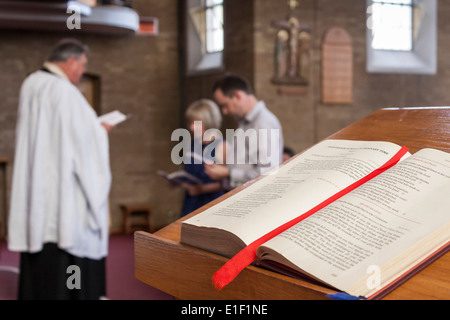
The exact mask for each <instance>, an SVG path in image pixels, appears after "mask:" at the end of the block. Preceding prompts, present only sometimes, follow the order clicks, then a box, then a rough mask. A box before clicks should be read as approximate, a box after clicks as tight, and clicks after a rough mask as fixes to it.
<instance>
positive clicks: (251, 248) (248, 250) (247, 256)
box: [212, 147, 409, 291]
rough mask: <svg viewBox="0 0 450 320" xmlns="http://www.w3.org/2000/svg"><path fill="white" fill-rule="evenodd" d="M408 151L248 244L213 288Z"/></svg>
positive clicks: (215, 277) (220, 286) (226, 266)
mask: <svg viewBox="0 0 450 320" xmlns="http://www.w3.org/2000/svg"><path fill="white" fill-rule="evenodd" d="M408 151H409V149H408V148H406V147H402V148H401V149H400V151H399V152H397V154H396V155H394V156H393V157H392V158H391V159H390V160H389V161H388V162H386V163H385V164H384V165H382V166H381V167H380V168H378V169H376V170H374V171H372V172H371V173H369V174H368V175H367V176H365V177H364V178H362V179H360V180H358V181H356V182H355V183H353V184H351V185H350V186H348V187H347V188H345V189H343V190H341V191H339V192H338V193H336V194H335V195H333V196H331V197H330V198H328V199H327V200H325V201H323V202H322V203H320V204H318V205H317V206H315V207H314V208H312V209H311V210H309V211H308V212H306V213H304V214H302V215H301V216H299V217H297V218H295V219H293V220H291V221H289V222H287V223H285V224H283V225H281V226H280V227H278V228H276V229H275V230H273V231H271V232H269V233H268V234H266V235H264V236H262V237H261V238H259V239H258V240H255V241H254V242H252V243H251V244H249V245H248V246H247V247H245V248H244V249H242V250H241V251H240V252H239V253H238V254H236V255H235V256H234V257H233V258H231V259H230V260H228V262H227V263H225V264H224V265H223V266H222V267H221V268H220V269H219V270H218V271H217V272H216V273H215V274H214V275H213V277H212V282H213V286H214V287H215V288H216V289H217V290H219V291H220V290H222V289H223V288H224V287H225V286H227V285H228V284H229V283H230V282H231V281H233V280H234V278H236V277H237V275H238V274H239V273H240V272H241V271H242V270H244V269H245V268H246V267H247V266H249V265H250V264H251V263H252V262H253V261H255V259H256V249H258V247H259V246H261V245H262V244H264V243H265V242H267V241H269V240H270V239H272V238H273V237H275V236H277V235H279V234H280V233H282V232H284V231H286V230H287V229H289V228H291V227H292V226H294V225H296V224H297V223H299V222H300V221H302V220H304V219H306V218H308V217H309V216H311V215H313V214H314V213H316V212H317V211H319V210H320V209H322V208H324V207H326V206H328V205H329V204H330V203H332V202H334V201H336V200H338V199H339V198H341V197H342V196H343V195H345V194H347V193H349V192H350V191H352V190H354V189H356V188H357V187H359V186H361V185H363V184H364V183H366V182H367V181H369V180H371V179H373V178H375V177H376V176H378V175H379V174H380V173H382V172H384V171H386V170H387V169H389V168H391V167H393V166H394V165H396V164H397V163H398V162H399V161H400V160H401V158H402V157H403V156H404V155H405V154H406V153H407V152H408Z"/></svg>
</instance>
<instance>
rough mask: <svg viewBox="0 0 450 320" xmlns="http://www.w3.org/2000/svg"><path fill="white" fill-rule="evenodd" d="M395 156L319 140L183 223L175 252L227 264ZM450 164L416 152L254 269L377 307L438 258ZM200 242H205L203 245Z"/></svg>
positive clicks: (389, 149) (268, 248)
mask: <svg viewBox="0 0 450 320" xmlns="http://www.w3.org/2000/svg"><path fill="white" fill-rule="evenodd" d="M400 149H401V147H400V146H398V145H395V144H392V143H389V142H367V141H347V140H325V141H323V142H321V143H319V144H317V145H315V146H314V147H312V148H310V149H308V150H307V151H305V152H304V153H302V154H300V155H298V156H296V157H295V158H293V159H292V160H291V161H289V162H287V163H286V164H285V165H283V166H281V167H280V168H278V169H276V170H274V171H273V172H272V174H269V175H267V176H265V177H263V178H261V179H260V180H258V181H256V182H254V183H253V184H251V185H250V186H248V187H247V188H244V189H243V190H242V191H240V192H237V193H236V194H234V195H233V196H231V197H229V198H226V199H225V200H223V201H222V202H219V203H218V204H217V205H215V206H213V207H210V208H209V209H207V210H205V211H203V212H201V213H199V214H197V215H195V216H193V217H192V218H190V219H188V220H186V221H184V222H183V223H182V227H181V242H182V243H184V244H187V245H191V246H194V247H198V248H201V249H204V250H207V251H210V252H214V253H217V254H220V255H224V256H227V257H233V256H235V255H236V254H237V253H238V252H240V251H241V250H242V249H244V248H246V247H247V248H248V246H249V245H250V244H252V243H254V242H255V241H256V240H257V239H260V238H262V237H263V238H264V236H265V235H267V234H269V233H271V232H272V231H273V230H275V229H277V228H279V227H280V226H283V225H285V224H286V223H287V222H289V221H293V220H294V219H296V218H298V217H299V216H301V215H303V214H304V213H306V212H308V211H311V210H312V209H313V208H315V207H317V206H319V207H320V204H321V203H323V202H324V201H326V200H327V199H332V198H333V196H334V195H336V194H337V193H339V192H341V191H342V190H346V189H347V188H348V187H349V186H351V185H353V184H355V182H357V181H364V177H367V175H369V174H370V173H371V172H374V170H377V168H380V167H382V166H383V164H385V163H386V162H388V161H389V159H391V158H392V157H393V156H394V155H395V154H397V153H398V151H399V150H400ZM449 208H450V154H447V153H445V152H442V151H438V150H434V149H423V150H421V151H419V152H417V153H416V154H414V155H411V154H409V153H407V154H406V155H405V156H403V157H402V159H401V161H400V162H399V163H398V164H397V165H395V166H393V167H392V168H390V169H388V170H386V171H384V172H383V173H381V174H379V175H377V176H376V177H375V178H373V179H371V180H369V181H367V182H365V183H363V184H362V185H361V186H359V187H357V188H356V189H354V190H353V191H351V192H349V193H347V194H346V195H343V196H342V197H340V198H338V199H337V200H335V201H334V202H331V203H330V204H328V205H326V206H324V207H323V208H322V209H320V210H318V211H317V212H315V213H314V214H312V215H310V216H309V217H307V218H306V219H303V220H301V221H300V222H298V223H297V224H295V225H293V226H292V227H290V228H288V229H287V230H285V231H284V232H281V233H280V234H278V235H276V236H274V237H272V238H271V239H270V240H268V241H267V242H265V243H263V244H261V245H259V246H258V248H257V249H256V259H255V261H254V263H255V264H257V265H260V266H264V267H267V268H270V269H272V270H275V271H278V272H281V273H284V274H287V275H290V276H293V277H298V278H302V279H305V278H306V279H308V280H310V281H314V282H318V283H320V284H322V285H325V286H327V287H330V288H333V289H335V290H337V291H341V292H344V293H346V294H348V295H350V296H354V297H363V298H379V297H381V296H383V295H384V294H385V293H386V292H387V291H388V290H389V289H391V288H392V287H393V286H394V285H395V284H397V283H398V282H399V281H402V280H403V279H406V276H407V275H410V274H411V272H414V271H417V270H418V268H419V267H420V266H423V265H424V264H425V263H427V262H429V261H431V259H432V258H435V257H436V256H437V255H439V254H443V253H445V252H446V251H448V246H449V241H450V211H449ZM205 239H207V240H205Z"/></svg>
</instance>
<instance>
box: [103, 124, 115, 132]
mask: <svg viewBox="0 0 450 320" xmlns="http://www.w3.org/2000/svg"><path fill="white" fill-rule="evenodd" d="M102 126H103V128H105V130H106V132H108V133H110V132H111V130H112V129H113V128H114V126H112V125H110V124H107V123H104V122H102Z"/></svg>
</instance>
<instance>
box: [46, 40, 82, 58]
mask: <svg viewBox="0 0 450 320" xmlns="http://www.w3.org/2000/svg"><path fill="white" fill-rule="evenodd" d="M83 53H84V54H86V56H88V55H89V48H88V46H87V45H85V44H84V43H82V42H81V41H78V40H76V39H72V38H67V39H62V40H61V41H59V42H58V43H57V44H56V46H55V48H54V49H53V51H52V53H51V54H50V56H49V58H48V60H49V61H54V62H62V61H67V60H68V59H69V58H71V57H76V58H77V59H79V58H80V57H81V55H82V54H83Z"/></svg>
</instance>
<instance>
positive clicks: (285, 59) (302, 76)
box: [272, 0, 311, 85]
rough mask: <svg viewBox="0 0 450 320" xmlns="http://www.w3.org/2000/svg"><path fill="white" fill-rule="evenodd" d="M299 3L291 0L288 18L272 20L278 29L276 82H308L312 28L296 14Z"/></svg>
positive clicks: (274, 78) (274, 80)
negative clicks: (303, 22) (301, 21)
mask: <svg viewBox="0 0 450 320" xmlns="http://www.w3.org/2000/svg"><path fill="white" fill-rule="evenodd" d="M298 5H299V3H298V0H289V1H288V6H289V15H288V17H287V19H286V20H280V21H273V22H272V26H273V27H274V28H277V29H278V32H277V35H276V39H275V71H274V73H275V74H274V77H273V79H272V82H273V83H275V84H282V85H306V84H308V77H309V65H310V42H311V36H310V29H311V28H310V26H309V25H307V24H302V23H300V22H299V20H298V19H297V18H296V17H295V16H294V13H293V12H294V10H295V9H296V8H297V7H298Z"/></svg>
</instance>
